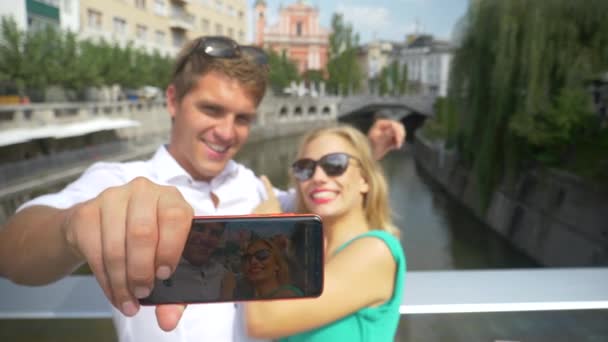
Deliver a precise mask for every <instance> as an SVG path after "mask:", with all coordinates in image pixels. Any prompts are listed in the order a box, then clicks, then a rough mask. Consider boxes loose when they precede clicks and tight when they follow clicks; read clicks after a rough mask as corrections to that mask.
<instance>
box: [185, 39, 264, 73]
mask: <svg viewBox="0 0 608 342" xmlns="http://www.w3.org/2000/svg"><path fill="white" fill-rule="evenodd" d="M194 53H202V54H203V55H205V56H209V57H214V58H239V57H241V56H245V57H247V58H251V59H253V60H254V61H255V62H256V64H258V65H266V64H268V55H266V53H265V52H264V50H262V49H260V48H259V47H256V46H251V45H239V44H238V43H237V42H235V41H234V40H232V39H230V38H228V37H222V36H206V37H201V38H199V39H198V41H197V42H196V43H195V44H194V46H193V48H192V50H190V51H189V52H188V53H187V54H186V56H184V58H182V60H181V62H180V65H179V67H178V68H176V69H175V73H176V74H177V73H179V72H180V71H181V70H182V68H183V67H184V65H185V64H186V62H187V61H188V60H189V59H190V57H191V56H192V55H193V54H194Z"/></svg>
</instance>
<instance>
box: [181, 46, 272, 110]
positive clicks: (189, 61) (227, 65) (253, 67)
mask: <svg viewBox="0 0 608 342" xmlns="http://www.w3.org/2000/svg"><path fill="white" fill-rule="evenodd" d="M202 38H203V37H199V38H197V39H193V40H191V41H189V42H188V43H186V44H185V45H184V47H183V48H182V49H181V50H180V52H179V54H178V55H177V58H176V59H175V63H174V65H173V73H172V77H171V84H173V86H174V87H175V93H176V98H177V100H178V101H181V100H182V99H183V98H184V96H186V94H187V93H188V92H189V91H190V90H192V88H193V87H194V85H195V84H196V82H197V81H198V79H199V77H202V76H204V75H206V74H208V73H210V72H214V71H215V72H218V73H221V74H223V75H226V76H228V77H229V78H232V79H235V80H237V81H239V83H240V84H241V85H242V86H243V88H244V89H245V90H246V91H247V93H248V94H249V95H250V96H252V98H253V99H254V101H255V103H256V105H259V104H260V102H261V101H262V99H263V98H264V94H265V92H266V86H267V83H268V72H269V68H268V66H260V65H258V64H257V63H256V62H255V61H254V60H253V59H251V58H249V57H247V56H245V55H243V56H241V57H238V58H218V57H210V56H206V55H205V54H203V53H198V52H192V50H193V49H194V48H195V46H196V45H197V44H199V41H200V39H202Z"/></svg>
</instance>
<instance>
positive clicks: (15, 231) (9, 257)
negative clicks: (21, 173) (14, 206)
mask: <svg viewBox="0 0 608 342" xmlns="http://www.w3.org/2000/svg"><path fill="white" fill-rule="evenodd" d="M71 212H73V209H72V208H70V209H56V208H51V207H45V206H34V207H30V208H26V209H24V210H22V211H20V212H19V213H17V214H16V215H14V216H13V217H11V218H10V219H9V220H8V222H7V223H6V224H5V225H4V226H3V227H2V228H0V276H2V277H5V278H9V279H10V280H12V281H13V282H15V283H18V284H23V285H44V284H48V283H50V282H53V281H55V280H58V279H60V278H61V277H63V276H65V275H68V274H70V273H71V272H72V271H73V270H74V269H75V268H76V267H78V266H79V265H80V264H82V263H83V262H84V259H83V258H82V256H80V255H78V253H76V251H74V250H73V249H71V248H70V247H69V246H68V243H67V241H66V239H65V234H64V232H63V227H64V222H65V221H66V220H67V219H68V217H69V216H70V213H71Z"/></svg>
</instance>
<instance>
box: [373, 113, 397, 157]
mask: <svg viewBox="0 0 608 342" xmlns="http://www.w3.org/2000/svg"><path fill="white" fill-rule="evenodd" d="M405 135H406V132H405V127H403V124H402V123H401V122H399V121H396V120H392V119H385V118H378V119H376V121H374V124H373V125H372V127H371V128H370V129H369V131H368V132H367V137H368V138H369V141H370V144H371V146H372V153H373V155H374V158H376V160H380V159H382V158H384V156H385V155H386V154H387V153H388V152H390V151H391V150H394V149H398V148H401V146H402V145H403V141H404V140H405Z"/></svg>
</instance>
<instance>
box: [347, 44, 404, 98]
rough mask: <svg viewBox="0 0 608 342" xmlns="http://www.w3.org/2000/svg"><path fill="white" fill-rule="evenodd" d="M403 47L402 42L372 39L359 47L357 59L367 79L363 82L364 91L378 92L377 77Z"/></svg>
mask: <svg viewBox="0 0 608 342" xmlns="http://www.w3.org/2000/svg"><path fill="white" fill-rule="evenodd" d="M403 47H404V44H403V43H398V42H392V41H388V40H373V41H370V42H369V43H367V44H364V45H362V46H361V47H360V48H359V53H358V61H359V65H360V66H361V70H362V71H363V74H364V75H365V78H366V81H367V82H365V83H364V84H363V91H364V92H366V93H376V92H378V78H379V77H380V74H381V72H382V70H383V69H384V68H386V67H388V66H389V65H390V64H391V63H393V61H395V60H399V54H400V52H401V49H402V48H403Z"/></svg>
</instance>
